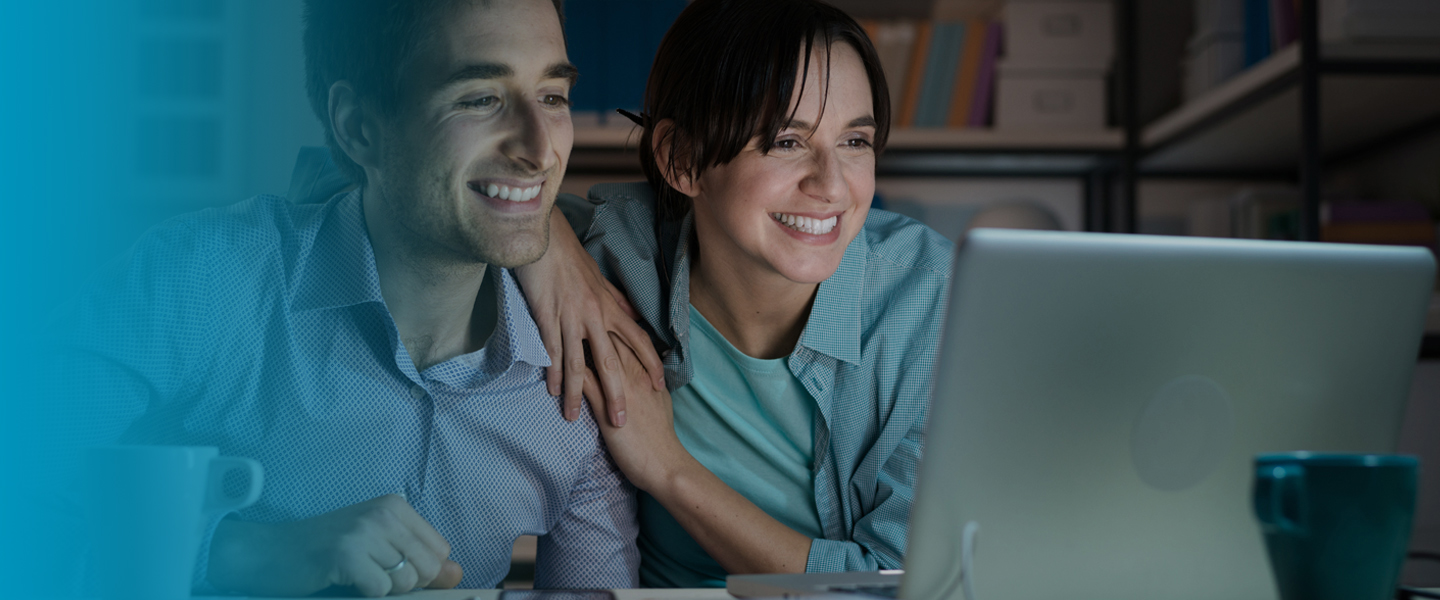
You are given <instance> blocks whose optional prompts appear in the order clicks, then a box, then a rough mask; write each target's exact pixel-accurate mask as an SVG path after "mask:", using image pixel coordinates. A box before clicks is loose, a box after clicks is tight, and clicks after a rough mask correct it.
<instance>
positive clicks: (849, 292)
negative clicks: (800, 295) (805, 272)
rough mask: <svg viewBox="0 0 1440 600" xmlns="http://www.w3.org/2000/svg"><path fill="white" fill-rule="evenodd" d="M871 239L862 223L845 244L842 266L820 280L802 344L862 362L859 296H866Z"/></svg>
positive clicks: (852, 361)
mask: <svg viewBox="0 0 1440 600" xmlns="http://www.w3.org/2000/svg"><path fill="white" fill-rule="evenodd" d="M869 255H870V241H869V240H868V239H867V238H866V237H865V229H864V227H863V226H862V227H861V229H860V234H859V235H857V236H855V239H854V240H851V242H850V245H849V246H846V247H845V256H844V257H843V258H841V259H840V267H839V268H837V269H835V274H833V275H831V276H830V278H829V279H826V280H825V281H822V282H820V289H819V291H817V292H816V293H815V305H814V306H813V307H811V309H810V317H809V318H808V319H807V320H806V322H805V331H804V332H803V333H801V334H800V345H802V346H805V347H807V348H810V349H811V350H814V351H816V352H819V353H821V354H824V355H827V356H830V357H832V358H834V359H836V360H840V361H844V362H847V363H850V364H855V365H858V364H860V320H861V319H860V310H861V303H860V302H859V300H860V299H861V298H864V297H865V270H866V268H867V264H866V261H867V257H868V256H869Z"/></svg>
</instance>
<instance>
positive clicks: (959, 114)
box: [945, 19, 986, 127]
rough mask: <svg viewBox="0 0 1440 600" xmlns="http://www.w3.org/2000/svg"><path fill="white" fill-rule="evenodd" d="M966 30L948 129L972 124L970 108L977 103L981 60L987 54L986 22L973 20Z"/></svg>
mask: <svg viewBox="0 0 1440 600" xmlns="http://www.w3.org/2000/svg"><path fill="white" fill-rule="evenodd" d="M965 29H966V36H965V45H964V48H965V49H964V50H963V51H962V52H961V53H960V67H959V70H958V71H957V72H956V73H955V88H954V91H953V92H952V93H951V98H950V114H949V116H948V117H947V118H946V120H945V125H946V126H948V127H965V126H966V125H969V124H970V107H971V106H973V105H974V102H975V87H976V84H977V83H979V79H980V60H981V58H982V57H983V55H984V53H985V38H986V36H985V30H986V28H985V21H983V20H980V19H971V20H970V22H969V23H967V24H966V25H965Z"/></svg>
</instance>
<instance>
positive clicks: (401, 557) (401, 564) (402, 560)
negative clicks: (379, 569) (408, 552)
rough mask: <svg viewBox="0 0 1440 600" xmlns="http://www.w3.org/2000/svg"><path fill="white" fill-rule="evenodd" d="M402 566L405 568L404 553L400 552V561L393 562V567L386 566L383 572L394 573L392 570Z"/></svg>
mask: <svg viewBox="0 0 1440 600" xmlns="http://www.w3.org/2000/svg"><path fill="white" fill-rule="evenodd" d="M403 568H405V555H404V554H401V555H400V562H398V563H395V566H393V567H390V568H388V569H385V573H386V574H387V575H388V574H390V573H394V572H396V571H399V570H400V569H403Z"/></svg>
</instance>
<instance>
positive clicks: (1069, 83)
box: [995, 60, 1106, 131]
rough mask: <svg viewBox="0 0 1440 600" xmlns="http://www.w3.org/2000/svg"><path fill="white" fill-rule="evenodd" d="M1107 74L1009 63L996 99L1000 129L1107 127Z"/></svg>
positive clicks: (1003, 66) (1002, 71)
mask: <svg viewBox="0 0 1440 600" xmlns="http://www.w3.org/2000/svg"><path fill="white" fill-rule="evenodd" d="M1105 74H1106V71H1105V70H1104V69H1096V68H1090V69H1086V68H1054V67H1043V66H1036V65H1029V64H1023V63H1016V62H1014V61H1009V60H1007V61H1005V62H1003V63H1001V64H1000V65H999V78H998V90H997V92H996V97H995V127H996V128H997V129H1064V130H1071V131H1074V130H1084V131H1097V130H1101V129H1104V128H1105V88H1106V85H1105Z"/></svg>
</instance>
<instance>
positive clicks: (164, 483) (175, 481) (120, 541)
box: [85, 446, 264, 600]
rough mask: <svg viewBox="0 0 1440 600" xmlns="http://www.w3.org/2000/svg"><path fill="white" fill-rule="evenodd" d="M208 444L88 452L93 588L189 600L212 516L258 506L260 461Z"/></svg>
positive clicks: (136, 599)
mask: <svg viewBox="0 0 1440 600" xmlns="http://www.w3.org/2000/svg"><path fill="white" fill-rule="evenodd" d="M219 454H220V451H219V450H218V449H216V448H214V447H209V446H105V447H99V448H91V449H89V451H88V452H87V455H86V457H85V458H86V461H85V467H86V469H85V470H86V473H85V478H86V480H85V484H86V486H85V488H86V491H85V493H86V510H87V517H88V520H89V524H90V528H89V531H90V534H91V543H90V546H89V551H90V555H89V561H88V562H89V569H88V571H89V580H90V581H89V584H90V585H91V586H92V590H91V591H92V592H93V593H95V594H97V595H99V596H101V597H104V598H109V599H114V600H140V599H144V600H181V599H183V598H189V597H190V587H191V578H192V577H193V573H194V568H195V558H196V555H197V552H198V551H199V549H200V538H201V534H202V533H203V528H204V526H205V524H206V522H207V521H208V519H209V518H212V517H214V516H215V515H219V514H223V513H226V512H229V511H232V510H238V509H241V508H244V507H246V506H249V505H251V504H254V503H255V501H256V500H258V499H259V498H260V489H261V486H262V485H263V483H264V471H263V470H262V469H261V468H260V463H258V462H256V461H254V460H251V459H248V458H237V457H233V456H219Z"/></svg>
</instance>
